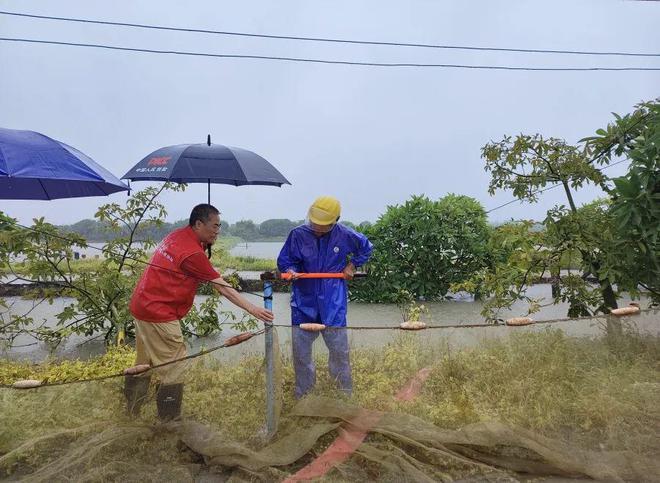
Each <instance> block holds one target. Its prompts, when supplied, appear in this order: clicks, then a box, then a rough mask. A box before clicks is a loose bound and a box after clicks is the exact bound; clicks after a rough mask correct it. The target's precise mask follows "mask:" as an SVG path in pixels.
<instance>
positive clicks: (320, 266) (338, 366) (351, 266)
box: [277, 196, 373, 398]
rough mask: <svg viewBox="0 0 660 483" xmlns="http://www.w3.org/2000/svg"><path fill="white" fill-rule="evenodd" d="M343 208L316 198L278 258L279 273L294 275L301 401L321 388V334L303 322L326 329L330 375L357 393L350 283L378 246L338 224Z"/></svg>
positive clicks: (298, 394) (326, 198)
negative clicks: (316, 346) (317, 349)
mask: <svg viewBox="0 0 660 483" xmlns="http://www.w3.org/2000/svg"><path fill="white" fill-rule="evenodd" d="M340 214H341V205H340V204H339V201H338V200H337V199H336V198H333V197H332V196H321V197H319V198H317V199H316V200H315V201H314V203H313V204H312V206H311V207H310V208H309V211H308V213H307V221H306V223H305V224H304V225H301V226H298V227H296V228H294V229H293V230H291V233H289V237H288V238H287V240H286V243H285V244H284V246H283V247H282V250H281V251H280V255H279V257H278V258H277V267H278V269H279V270H280V272H282V273H284V272H289V273H291V274H292V277H291V278H292V279H293V280H294V282H293V288H292V291H291V323H292V325H293V327H292V348H293V361H294V368H295V373H296V387H295V396H296V398H301V397H303V396H304V395H305V394H306V393H307V392H309V391H310V390H311V389H312V388H313V387H314V384H315V383H316V369H315V367H314V360H313V359H312V344H313V343H314V341H315V340H316V338H317V337H318V335H319V333H318V332H311V331H307V330H303V329H301V328H300V327H299V326H300V324H303V323H319V324H324V325H325V326H326V327H327V328H326V329H325V330H323V331H322V332H321V334H322V335H323V340H324V342H325V345H326V346H327V348H328V351H329V353H330V357H329V361H328V369H329V372H330V376H331V377H332V379H334V380H335V381H336V383H337V385H338V386H339V388H340V389H341V390H342V391H344V392H345V393H346V394H348V395H351V393H352V391H353V380H352V377H351V366H350V361H349V350H348V335H347V331H346V330H345V329H344V328H345V327H346V306H347V303H348V283H347V280H350V279H352V278H353V275H354V274H355V269H356V268H357V267H360V266H361V265H363V264H364V263H365V262H366V261H367V260H368V259H369V257H370V256H371V252H372V250H373V245H372V244H371V242H370V241H369V240H368V239H367V237H366V236H364V235H362V234H361V233H358V232H356V231H354V230H352V229H351V228H349V227H347V226H344V225H341V224H339V223H337V222H338V221H339V216H340ZM318 272H322V273H326V272H327V273H343V274H344V275H345V279H298V274H299V273H318Z"/></svg>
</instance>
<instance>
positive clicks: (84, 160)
mask: <svg viewBox="0 0 660 483" xmlns="http://www.w3.org/2000/svg"><path fill="white" fill-rule="evenodd" d="M127 190H128V186H126V185H125V184H124V183H122V182H121V181H120V180H119V179H118V178H117V177H115V176H114V175H113V174H111V173H110V172H109V171H107V170H105V169H104V168H102V167H101V166H99V165H98V164H96V163H95V162H94V161H93V160H92V159H91V158H90V157H88V156H86V155H85V154H83V153H81V152H80V151H78V150H77V149H75V148H72V147H71V146H68V145H67V144H64V143H62V142H59V141H56V140H54V139H51V138H49V137H48V136H44V135H43V134H39V133H37V132H33V131H16V130H14V129H4V128H0V199H5V200H53V199H58V198H77V197H82V196H106V195H109V194H112V193H116V192H118V191H127Z"/></svg>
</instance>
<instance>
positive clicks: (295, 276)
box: [286, 268, 300, 280]
mask: <svg viewBox="0 0 660 483" xmlns="http://www.w3.org/2000/svg"><path fill="white" fill-rule="evenodd" d="M286 272H287V273H290V274H291V280H298V279H299V278H300V274H299V273H298V272H296V271H295V270H294V269H293V268H290V269H288V270H287V271H286Z"/></svg>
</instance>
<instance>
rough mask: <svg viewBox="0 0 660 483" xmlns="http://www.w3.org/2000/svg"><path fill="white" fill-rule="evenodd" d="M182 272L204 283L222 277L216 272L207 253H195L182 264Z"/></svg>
mask: <svg viewBox="0 0 660 483" xmlns="http://www.w3.org/2000/svg"><path fill="white" fill-rule="evenodd" d="M181 270H183V272H184V273H185V274H186V275H189V276H191V277H193V278H196V279H198V280H200V281H203V282H210V281H211V280H215V279H216V278H218V277H219V276H220V274H219V273H218V272H216V271H215V268H213V265H211V262H210V261H209V259H208V257H207V256H206V254H205V253H194V254H192V255H190V256H189V257H188V258H186V259H185V260H184V261H183V262H182V263H181Z"/></svg>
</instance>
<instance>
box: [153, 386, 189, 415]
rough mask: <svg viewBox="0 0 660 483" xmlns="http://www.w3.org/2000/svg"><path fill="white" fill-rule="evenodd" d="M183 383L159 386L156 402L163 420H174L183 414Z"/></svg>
mask: <svg viewBox="0 0 660 483" xmlns="http://www.w3.org/2000/svg"><path fill="white" fill-rule="evenodd" d="M182 400H183V384H167V385H161V386H160V387H159V388H158V394H157V396H156V403H157V405H158V417H159V418H160V420H161V421H172V420H173V419H177V418H178V417H179V416H181V401H182Z"/></svg>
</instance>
